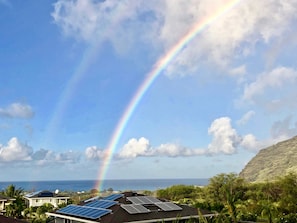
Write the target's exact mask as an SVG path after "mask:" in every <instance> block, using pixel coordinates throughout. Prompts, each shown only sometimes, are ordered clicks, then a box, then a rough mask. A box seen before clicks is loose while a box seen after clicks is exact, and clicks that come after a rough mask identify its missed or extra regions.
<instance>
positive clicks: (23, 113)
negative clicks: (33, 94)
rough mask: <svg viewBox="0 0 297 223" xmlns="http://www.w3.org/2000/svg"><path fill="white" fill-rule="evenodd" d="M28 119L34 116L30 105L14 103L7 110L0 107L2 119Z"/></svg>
mask: <svg viewBox="0 0 297 223" xmlns="http://www.w3.org/2000/svg"><path fill="white" fill-rule="evenodd" d="M1 116H2V117H9V118H21V119H28V118H32V117H33V116H34V112H33V109H32V107H31V106H30V105H27V104H23V103H17V102H16V103H12V104H10V105H8V106H7V107H5V108H1V107H0V117H1Z"/></svg>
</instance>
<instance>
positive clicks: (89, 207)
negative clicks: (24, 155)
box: [46, 192, 214, 223]
mask: <svg viewBox="0 0 297 223" xmlns="http://www.w3.org/2000/svg"><path fill="white" fill-rule="evenodd" d="M46 214H47V215H48V216H49V217H52V218H53V219H54V222H55V223H98V222H100V223H123V222H127V223H129V222H130V223H150V222H151V223H154V222H168V223H169V222H170V223H172V222H177V220H178V221H179V222H185V221H186V220H189V219H193V218H199V216H200V214H202V215H203V216H205V217H209V218H211V217H212V216H214V214H212V213H210V212H206V211H201V213H199V212H198V210H197V209H196V208H193V207H190V206H187V205H177V204H175V203H173V202H170V201H167V200H162V199H158V198H155V197H151V196H145V195H141V194H137V193H135V192H125V193H121V194H112V195H109V196H107V197H104V198H101V199H99V198H95V199H89V200H87V201H85V202H83V203H82V204H80V205H73V204H72V205H68V206H66V207H64V208H61V209H59V210H57V211H55V212H52V213H46Z"/></svg>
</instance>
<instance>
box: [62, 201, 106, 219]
mask: <svg viewBox="0 0 297 223" xmlns="http://www.w3.org/2000/svg"><path fill="white" fill-rule="evenodd" d="M57 213H60V214H68V215H72V216H77V217H83V218H89V219H93V220H94V219H98V218H100V217H102V216H104V215H106V214H109V213H111V210H108V209H103V208H92V207H86V206H78V205H68V206H67V207H65V208H62V209H60V210H57Z"/></svg>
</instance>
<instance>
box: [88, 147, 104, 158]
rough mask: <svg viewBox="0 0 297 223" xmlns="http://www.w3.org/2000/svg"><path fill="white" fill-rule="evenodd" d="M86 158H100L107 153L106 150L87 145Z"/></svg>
mask: <svg viewBox="0 0 297 223" xmlns="http://www.w3.org/2000/svg"><path fill="white" fill-rule="evenodd" d="M85 155H86V158H87V159H89V160H101V159H104V157H105V156H106V155H107V154H106V150H103V149H100V148H98V147H97V146H90V147H87V148H86V150H85Z"/></svg>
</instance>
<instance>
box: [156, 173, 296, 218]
mask: <svg viewBox="0 0 297 223" xmlns="http://www.w3.org/2000/svg"><path fill="white" fill-rule="evenodd" d="M157 196H158V197H163V198H166V199H168V200H172V201H175V202H177V203H185V204H189V205H192V206H194V207H197V208H201V209H205V210H209V211H212V212H213V213H217V214H218V215H217V217H216V222H234V223H236V222H240V221H252V222H257V221H258V222H260V221H262V222H263V221H264V222H268V223H283V222H287V223H290V222H297V214H296V213H297V205H296V197H297V175H296V174H295V173H290V174H288V175H286V176H283V177H280V178H278V179H276V180H275V181H271V182H262V183H248V182H246V181H245V180H244V179H242V178H240V177H238V175H237V174H234V173H229V174H218V175H216V176H214V177H213V178H211V179H210V181H209V184H208V185H207V186H205V187H193V186H187V185H177V186H172V187H169V188H166V189H162V190H158V191H157ZM208 222H210V220H209V219H208ZM211 222H213V220H212V221H211Z"/></svg>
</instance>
